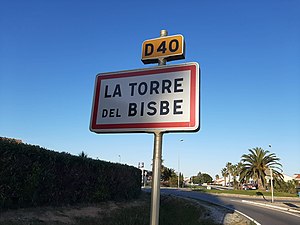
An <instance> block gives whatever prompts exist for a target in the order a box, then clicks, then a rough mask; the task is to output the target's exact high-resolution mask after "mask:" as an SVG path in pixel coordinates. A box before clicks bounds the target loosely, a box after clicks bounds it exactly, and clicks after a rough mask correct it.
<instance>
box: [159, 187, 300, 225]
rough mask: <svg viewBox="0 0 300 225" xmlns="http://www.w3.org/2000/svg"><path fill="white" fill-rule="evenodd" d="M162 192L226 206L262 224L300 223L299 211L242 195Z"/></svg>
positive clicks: (295, 224) (298, 224)
mask: <svg viewBox="0 0 300 225" xmlns="http://www.w3.org/2000/svg"><path fill="white" fill-rule="evenodd" d="M161 193H164V194H172V195H175V196H182V197H187V198H193V199H199V200H202V201H207V202H211V203H214V204H218V205H222V206H226V207H227V208H230V209H232V210H237V211H239V212H242V213H244V214H245V215H247V216H249V217H251V218H252V219H254V220H255V221H256V222H258V223H259V224H261V225H300V214H299V213H290V212H286V211H281V210H275V209H271V208H265V207H259V206H256V205H251V204H247V203H245V202H243V201H242V200H243V198H242V197H232V196H229V197H228V196H218V195H210V194H206V193H201V192H196V191H186V190H177V189H161ZM247 200H248V201H251V199H249V198H247Z"/></svg>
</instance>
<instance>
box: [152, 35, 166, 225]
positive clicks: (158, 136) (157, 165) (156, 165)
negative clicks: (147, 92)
mask: <svg viewBox="0 0 300 225" xmlns="http://www.w3.org/2000/svg"><path fill="white" fill-rule="evenodd" d="M167 35H168V31H166V30H161V31H160V36H161V37H164V36H167ZM166 63H167V60H166V59H165V58H159V59H158V65H159V66H162V65H166ZM162 139H163V132H162V131H158V132H155V133H154V149H153V167H152V192H151V211H150V225H158V224H159V205H160V175H161V171H160V169H161V161H162Z"/></svg>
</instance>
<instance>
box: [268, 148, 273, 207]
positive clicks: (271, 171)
mask: <svg viewBox="0 0 300 225" xmlns="http://www.w3.org/2000/svg"><path fill="white" fill-rule="evenodd" d="M271 147H272V145H271V144H269V148H270V149H271ZM269 169H270V177H271V202H272V203H273V202H274V187H273V170H272V168H271V166H269Z"/></svg>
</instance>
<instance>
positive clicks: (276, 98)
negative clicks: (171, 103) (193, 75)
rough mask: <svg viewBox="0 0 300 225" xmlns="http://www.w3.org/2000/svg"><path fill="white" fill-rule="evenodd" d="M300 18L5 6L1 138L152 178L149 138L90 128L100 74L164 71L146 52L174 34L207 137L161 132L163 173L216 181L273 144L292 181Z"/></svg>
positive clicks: (121, 4) (291, 11) (255, 4)
mask: <svg viewBox="0 0 300 225" xmlns="http://www.w3.org/2000/svg"><path fill="white" fill-rule="evenodd" d="M299 10H300V2H299V1H298V0H288V1H284V0H272V1H271V0H269V1H257V0H255V1H233V0H230V1H209V0H202V1H185V2H183V1H176V0H172V1H163V2H162V1H151V2H149V1H114V0H111V1H105V2H104V1H67V0H60V1H58V0H52V1H34V0H32V1H20V0H19V1H14V0H9V1H8V0H2V1H1V8H0V101H1V108H0V136H5V137H14V138H18V139H22V140H23V141H24V142H27V143H30V144H36V145H40V146H43V147H46V148H48V149H53V150H56V151H60V152H61V151H66V152H70V153H71V154H75V155H77V154H78V153H79V152H81V151H85V152H86V153H87V154H88V155H89V156H90V157H93V158H96V157H98V158H99V159H103V160H106V161H111V162H118V161H119V160H120V159H121V162H122V163H126V164H129V165H135V166H137V164H138V162H145V165H146V167H147V168H148V169H151V161H152V154H153V135H152V134H94V133H91V132H90V131H89V120H90V114H91V107H92V98H93V90H94V80H95V76H96V74H98V73H104V72H114V71H122V70H131V69H139V68H148V67H153V66H156V65H155V64H153V65H144V64H143V63H142V62H141V47H142V42H143V41H144V40H147V39H151V38H156V37H158V36H159V33H160V30H161V29H167V30H168V32H169V35H174V34H182V35H183V36H184V37H185V42H186V59H185V60H178V61H173V62H170V63H168V64H179V63H185V62H198V63H199V64H200V68H201V130H200V131H199V132H198V133H169V134H165V135H164V139H163V159H164V164H165V165H166V166H168V167H171V168H174V169H175V170H177V167H178V158H180V170H181V171H183V173H184V175H185V176H191V175H196V174H197V173H198V172H199V171H200V172H207V173H209V174H210V175H211V176H212V177H215V175H216V174H220V170H221V169H222V168H223V167H224V166H225V164H226V163H227V162H232V163H237V162H239V161H240V158H241V155H242V154H244V153H248V149H249V148H254V147H262V148H264V149H268V145H269V144H271V145H272V147H271V149H269V150H270V151H271V152H274V153H275V154H276V156H278V157H279V158H280V159H281V163H282V164H283V170H284V172H285V173H287V174H289V175H293V174H294V173H300V163H299V154H300V29H299V27H300V14H299ZM181 139H183V140H184V141H183V142H180V140H181ZM119 156H120V157H119Z"/></svg>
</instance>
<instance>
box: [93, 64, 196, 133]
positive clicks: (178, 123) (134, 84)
mask: <svg viewBox="0 0 300 225" xmlns="http://www.w3.org/2000/svg"><path fill="white" fill-rule="evenodd" d="M199 86H200V75H199V65H198V63H187V64H180V65H171V66H161V67H155V68H148V69H139V70H131V71H120V72H113V73H102V74H98V75H97V77H96V81H95V91H94V99H93V107H92V115H91V122H90V130H91V131H93V132H96V133H115V132H155V131H163V132H167V131H197V130H198V129H199V125H200V124H199Z"/></svg>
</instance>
